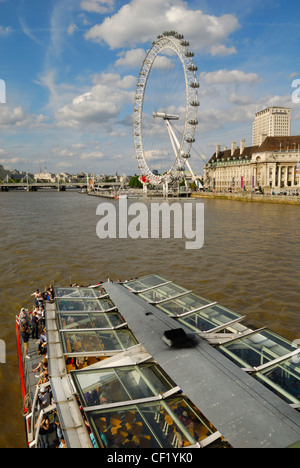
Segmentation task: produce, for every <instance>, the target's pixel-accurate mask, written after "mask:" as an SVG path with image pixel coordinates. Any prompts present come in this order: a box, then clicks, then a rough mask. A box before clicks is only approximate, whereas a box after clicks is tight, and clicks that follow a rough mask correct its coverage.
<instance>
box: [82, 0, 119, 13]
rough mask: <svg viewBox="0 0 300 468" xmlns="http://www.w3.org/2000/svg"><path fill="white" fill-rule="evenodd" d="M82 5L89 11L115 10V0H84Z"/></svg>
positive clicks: (105, 11)
mask: <svg viewBox="0 0 300 468" xmlns="http://www.w3.org/2000/svg"><path fill="white" fill-rule="evenodd" d="M80 7H81V8H82V9H83V10H85V11H88V12H89V13H91V12H93V13H107V12H110V11H112V10H113V8H114V0H82V2H81V3H80Z"/></svg>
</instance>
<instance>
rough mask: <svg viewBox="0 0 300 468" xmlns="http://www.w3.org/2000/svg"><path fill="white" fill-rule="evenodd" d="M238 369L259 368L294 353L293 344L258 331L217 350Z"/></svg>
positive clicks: (277, 336)
mask: <svg viewBox="0 0 300 468" xmlns="http://www.w3.org/2000/svg"><path fill="white" fill-rule="evenodd" d="M218 349H219V350H220V351H221V352H222V353H223V354H225V355H226V356H228V357H229V358H230V359H231V360H232V361H234V362H235V363H236V364H238V365H239V366H240V367H245V368H249V367H251V368H253V367H259V366H261V365H263V364H266V363H268V362H272V361H273V360H274V359H277V358H279V357H282V356H285V355H286V354H289V353H291V352H292V351H295V347H294V346H293V344H292V343H291V342H290V341H289V340H286V339H285V338H283V337H281V336H279V335H277V334H276V333H273V332H271V331H269V330H263V331H259V332H257V333H254V334H252V335H250V336H246V337H244V338H240V339H237V340H234V341H232V342H229V343H227V344H224V345H221V346H219V348H218Z"/></svg>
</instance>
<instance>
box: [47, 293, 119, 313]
mask: <svg viewBox="0 0 300 468" xmlns="http://www.w3.org/2000/svg"><path fill="white" fill-rule="evenodd" d="M55 302H56V307H57V310H58V311H59V312H63V311H70V312H71V311H72V312H76V311H78V312H81V311H87V312H88V311H96V312H101V311H105V310H107V309H111V308H112V307H114V303H113V302H112V300H111V299H109V298H108V297H104V298H102V299H96V298H95V299H90V298H85V299H84V298H67V297H66V298H55Z"/></svg>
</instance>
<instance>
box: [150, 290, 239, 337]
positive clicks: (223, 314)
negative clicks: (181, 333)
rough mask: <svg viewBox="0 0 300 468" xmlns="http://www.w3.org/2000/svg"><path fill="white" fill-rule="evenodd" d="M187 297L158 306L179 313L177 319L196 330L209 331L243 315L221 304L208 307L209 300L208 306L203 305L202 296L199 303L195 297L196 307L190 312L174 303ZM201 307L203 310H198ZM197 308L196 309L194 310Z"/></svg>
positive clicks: (194, 303) (169, 311) (166, 310)
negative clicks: (184, 310)
mask: <svg viewBox="0 0 300 468" xmlns="http://www.w3.org/2000/svg"><path fill="white" fill-rule="evenodd" d="M185 299H186V296H184V297H182V298H180V299H176V300H174V301H169V302H166V303H163V304H161V305H158V306H157V307H158V308H159V309H161V310H163V311H165V312H167V313H169V314H171V315H174V314H177V317H176V319H177V320H178V322H180V323H182V324H183V325H185V326H187V327H188V328H190V329H191V330H194V331H209V330H212V329H214V328H216V327H220V326H222V325H226V324H227V323H230V322H231V321H232V320H235V319H238V318H240V317H242V316H241V315H240V314H237V313H236V312H233V311H232V310H230V309H228V308H227V307H223V306H221V305H220V304H214V305H211V306H209V307H208V305H209V304H208V303H209V301H207V304H206V306H203V302H204V301H202V298H200V300H199V302H198V303H197V302H196V300H195V298H193V302H192V303H193V306H194V308H193V309H191V311H190V313H189V311H188V310H186V312H182V310H183V307H182V306H181V304H180V305H179V306H178V307H177V304H174V302H177V301H178V302H179V303H181V302H182V300H183V301H185ZM200 308H201V310H197V309H200ZM185 309H187V308H185ZM195 309H196V311H195V312H193V310H195ZM171 311H172V312H171ZM182 314H186V315H182Z"/></svg>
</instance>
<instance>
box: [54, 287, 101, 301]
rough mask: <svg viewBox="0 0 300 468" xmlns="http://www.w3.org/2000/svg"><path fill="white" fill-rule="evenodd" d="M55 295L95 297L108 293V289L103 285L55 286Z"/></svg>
mask: <svg viewBox="0 0 300 468" xmlns="http://www.w3.org/2000/svg"><path fill="white" fill-rule="evenodd" d="M54 293H55V297H69V298H72V297H86V298H95V297H100V296H103V295H104V294H106V291H105V290H104V288H102V287H101V286H99V287H97V288H77V287H70V288H58V287H54Z"/></svg>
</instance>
